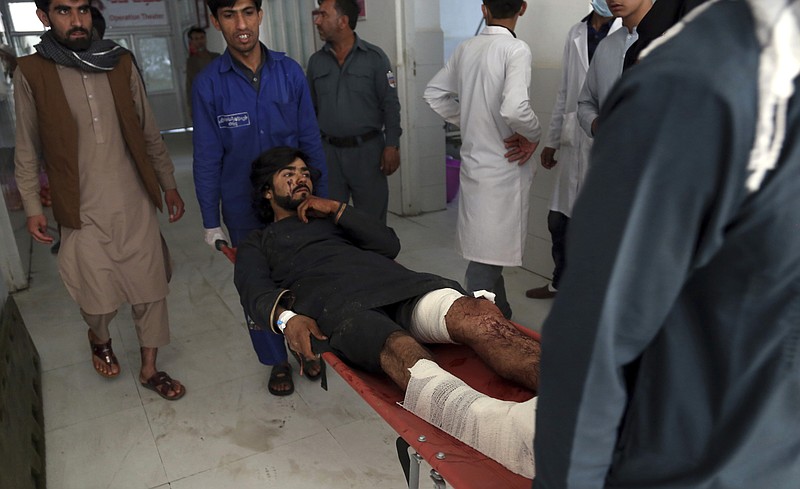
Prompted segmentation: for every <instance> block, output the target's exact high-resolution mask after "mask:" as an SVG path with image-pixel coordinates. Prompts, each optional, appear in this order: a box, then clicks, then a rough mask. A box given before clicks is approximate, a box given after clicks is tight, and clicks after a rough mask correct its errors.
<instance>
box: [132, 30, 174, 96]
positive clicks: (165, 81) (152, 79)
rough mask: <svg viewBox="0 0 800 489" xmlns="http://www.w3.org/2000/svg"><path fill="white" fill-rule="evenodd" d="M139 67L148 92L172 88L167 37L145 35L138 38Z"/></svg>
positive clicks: (170, 61) (170, 60)
mask: <svg viewBox="0 0 800 489" xmlns="http://www.w3.org/2000/svg"><path fill="white" fill-rule="evenodd" d="M139 55H140V56H139V59H138V61H139V67H140V68H141V69H142V78H144V82H145V84H146V85H147V90H148V91H149V92H162V91H169V90H173V89H174V85H173V82H172V59H171V58H170V54H169V38H167V37H145V38H142V39H139Z"/></svg>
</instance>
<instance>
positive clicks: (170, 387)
mask: <svg viewBox="0 0 800 489" xmlns="http://www.w3.org/2000/svg"><path fill="white" fill-rule="evenodd" d="M141 384H142V387H144V388H145V389H150V390H151V391H153V392H155V393H156V394H158V395H159V396H161V397H162V398H164V399H166V400H168V401H177V400H178V399H180V398H181V397H183V396H184V394H186V387H185V386H184V385H183V384H180V388H179V387H178V384H177V383H176V382H175V380H174V379H173V378H172V377H170V376H169V375H167V373H166V372H156V373H154V374H153V376H152V377H150V378H149V379H147V381H146V382H141ZM170 391H172V392H173V393H174V394H173V395H171V396H170V395H169V392H170Z"/></svg>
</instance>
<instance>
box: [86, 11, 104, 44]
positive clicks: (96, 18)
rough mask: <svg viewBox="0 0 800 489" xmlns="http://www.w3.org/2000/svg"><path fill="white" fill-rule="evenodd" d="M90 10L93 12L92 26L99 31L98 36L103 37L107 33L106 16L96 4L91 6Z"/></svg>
mask: <svg viewBox="0 0 800 489" xmlns="http://www.w3.org/2000/svg"><path fill="white" fill-rule="evenodd" d="M89 11H90V12H91V13H92V28H93V29H94V30H96V31H97V37H99V38H100V39H102V38H103V37H104V36H105V35H106V18H105V17H103V12H101V11H100V9H99V8H97V7H95V6H94V5H93V6H91V7H89Z"/></svg>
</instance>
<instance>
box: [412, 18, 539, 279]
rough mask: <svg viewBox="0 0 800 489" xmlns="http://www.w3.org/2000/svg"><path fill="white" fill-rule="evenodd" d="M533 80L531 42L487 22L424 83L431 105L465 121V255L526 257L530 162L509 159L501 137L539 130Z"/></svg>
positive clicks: (493, 260) (497, 260) (502, 261)
mask: <svg viewBox="0 0 800 489" xmlns="http://www.w3.org/2000/svg"><path fill="white" fill-rule="evenodd" d="M530 82H531V50H530V48H529V47H528V45H527V44H525V42H524V41H521V40H519V39H516V38H515V37H514V36H513V35H512V34H511V31H509V30H508V29H506V28H504V27H499V26H487V27H486V28H484V30H483V31H482V32H481V33H480V34H479V35H478V36H476V37H474V38H472V39H469V40H467V41H464V42H463V43H461V44H460V45H459V46H458V47H457V48H456V51H455V52H454V53H453V56H452V57H451V58H450V60H449V61H448V62H447V64H446V65H445V67H444V68H442V70H441V71H439V73H437V74H436V76H434V77H433V79H432V80H431V81H430V83H429V84H428V87H427V89H426V90H425V101H426V102H428V104H429V105H430V106H431V108H432V109H433V110H434V111H435V112H436V113H437V114H439V115H440V116H442V117H443V118H444V119H445V120H447V121H448V122H450V123H453V124H457V125H459V126H460V127H461V139H462V145H461V174H460V186H461V188H460V191H459V199H458V226H457V235H456V246H457V248H458V251H459V252H460V253H461V255H462V256H463V257H464V258H465V259H467V260H470V261H476V262H479V263H486V264H490V265H500V266H519V265H522V253H523V251H524V249H525V238H526V235H527V226H528V208H529V205H530V188H531V183H532V182H533V165H532V164H531V160H529V161H528V162H527V163H526V164H524V165H522V166H519V165H517V164H515V163H509V161H508V160H507V159H506V158H505V157H503V155H504V154H505V153H506V149H505V146H504V143H503V140H504V139H506V138H508V137H509V136H511V135H512V134H514V133H515V132H517V133H519V134H521V135H522V136H524V137H525V138H526V139H528V140H529V141H532V142H536V141H539V138H540V137H541V133H542V131H541V127H540V125H539V119H538V118H537V117H536V114H535V113H534V112H533V108H532V107H531V102H530V97H529V94H528V88H529V86H530Z"/></svg>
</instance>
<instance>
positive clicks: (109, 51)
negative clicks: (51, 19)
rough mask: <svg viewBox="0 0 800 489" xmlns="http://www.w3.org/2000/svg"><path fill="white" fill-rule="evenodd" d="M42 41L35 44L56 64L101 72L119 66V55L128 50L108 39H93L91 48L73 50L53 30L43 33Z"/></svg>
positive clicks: (43, 54)
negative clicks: (59, 39) (62, 42)
mask: <svg viewBox="0 0 800 489" xmlns="http://www.w3.org/2000/svg"><path fill="white" fill-rule="evenodd" d="M41 39H42V42H40V43H39V44H37V45H36V46H34V47H35V48H36V51H37V52H38V53H39V54H40V55H42V56H43V57H45V58H47V59H49V60H51V61H53V62H54V63H56V64H59V65H63V66H70V67H73V68H78V69H79V70H82V71H89V72H95V73H101V72H106V71H111V70H113V69H114V67H115V66H117V62H118V61H119V57H120V56H122V55H123V54H124V53H126V52H127V51H128V50H127V49H125V48H123V47H122V46H120V45H119V44H117V43H115V42H114V41H110V40H106V39H93V40H92V44H91V45H90V46H89V49H87V50H85V51H73V50H71V49H69V48H68V47H66V46H64V45H63V44H61V43H60V42H58V40H57V39H56V37H55V35H54V34H53V31H52V30H49V31H47V32H45V33H44V34H42V37H41Z"/></svg>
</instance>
